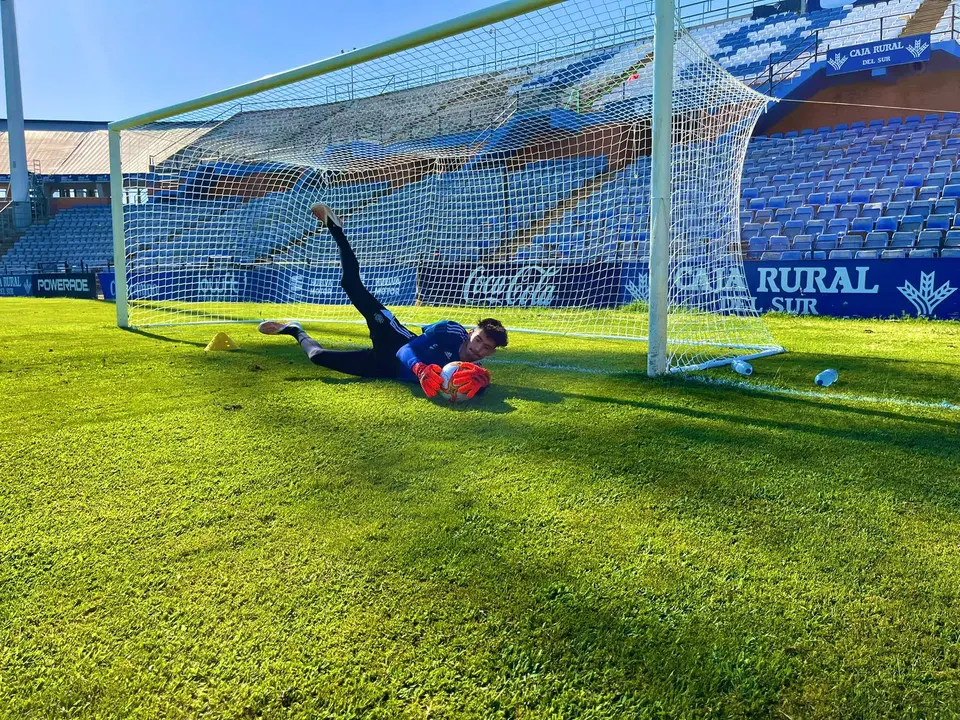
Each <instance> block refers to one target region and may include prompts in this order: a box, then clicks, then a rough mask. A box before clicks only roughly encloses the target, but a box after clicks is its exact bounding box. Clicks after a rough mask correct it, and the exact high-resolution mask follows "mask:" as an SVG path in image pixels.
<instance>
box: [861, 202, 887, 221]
mask: <svg viewBox="0 0 960 720" xmlns="http://www.w3.org/2000/svg"><path fill="white" fill-rule="evenodd" d="M882 215H883V204H882V203H867V204H866V205H864V206H863V207H862V208H860V217H864V218H870V219H871V220H874V221H876V220H877V219H879V218H880V217H881V216H882Z"/></svg>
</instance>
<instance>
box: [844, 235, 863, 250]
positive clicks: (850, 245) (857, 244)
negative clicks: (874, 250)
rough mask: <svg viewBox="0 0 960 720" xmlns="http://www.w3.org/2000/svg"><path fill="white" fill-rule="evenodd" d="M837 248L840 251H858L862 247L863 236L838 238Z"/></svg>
mask: <svg viewBox="0 0 960 720" xmlns="http://www.w3.org/2000/svg"><path fill="white" fill-rule="evenodd" d="M838 247H839V248H840V249H841V250H859V249H860V248H862V247H863V236H862V235H844V236H843V237H842V238H840V245H838Z"/></svg>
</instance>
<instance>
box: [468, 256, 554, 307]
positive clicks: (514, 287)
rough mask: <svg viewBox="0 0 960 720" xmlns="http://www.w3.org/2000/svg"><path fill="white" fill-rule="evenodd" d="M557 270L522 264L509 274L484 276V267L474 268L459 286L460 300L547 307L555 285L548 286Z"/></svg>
mask: <svg viewBox="0 0 960 720" xmlns="http://www.w3.org/2000/svg"><path fill="white" fill-rule="evenodd" d="M559 271H560V269H559V268H542V267H540V266H539V265H525V266H524V267H521V268H520V269H519V270H517V271H516V272H515V273H514V274H513V275H494V276H492V277H488V276H487V275H486V268H485V267H484V266H483V265H477V267H476V269H475V270H474V271H473V272H472V273H470V275H469V277H467V281H466V282H465V283H464V284H463V299H464V300H466V301H467V302H472V303H479V304H487V305H511V306H532V305H537V306H547V305H549V304H550V303H551V302H552V301H553V296H554V294H556V291H557V286H556V285H554V284H553V283H551V282H550V281H551V280H552V279H553V276H554V275H556V274H557V273H558V272H559Z"/></svg>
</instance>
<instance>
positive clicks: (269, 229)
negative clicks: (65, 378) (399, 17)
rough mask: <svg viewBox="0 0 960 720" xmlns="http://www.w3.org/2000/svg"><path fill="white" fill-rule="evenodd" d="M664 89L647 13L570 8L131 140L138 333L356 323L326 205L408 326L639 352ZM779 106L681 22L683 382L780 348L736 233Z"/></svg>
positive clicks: (676, 177)
mask: <svg viewBox="0 0 960 720" xmlns="http://www.w3.org/2000/svg"><path fill="white" fill-rule="evenodd" d="M653 73H654V57H653V11H652V6H651V5H650V4H648V3H633V4H627V3H622V2H616V1H615V0H614V1H610V0H596V1H593V2H585V1H580V0H568V1H567V2H563V3H561V4H558V5H555V6H552V7H549V8H546V9H543V10H539V11H536V12H532V13H528V14H526V15H522V16H519V17H517V18H514V19H511V20H506V21H503V22H499V23H496V24H495V25H490V26H487V27H484V28H481V29H477V30H473V31H470V32H467V33H462V34H460V35H456V36H453V37H450V38H447V39H444V40H440V41H436V42H432V43H429V44H426V45H421V46H418V47H415V48H413V49H410V50H406V51H403V52H399V53H395V54H393V55H389V56H387V57H383V58H380V59H378V60H374V61H369V62H365V63H362V64H358V65H354V66H352V67H349V68H345V69H342V70H337V71H335V72H332V73H328V74H325V75H321V76H318V77H313V78H310V79H307V80H301V81H299V82H295V83H292V84H289V85H284V86H282V87H279V88H275V89H271V90H268V91H264V92H260V93H258V94H256V95H252V96H248V97H244V98H242V99H240V100H234V101H230V102H225V103H221V104H218V105H212V106H209V107H204V108H202V109H199V110H195V111H191V112H188V113H184V114H182V115H179V116H176V117H170V118H166V119H164V120H162V121H158V122H154V123H149V124H146V125H142V126H140V127H134V128H131V129H129V130H124V131H123V132H122V133H121V160H122V169H123V173H124V188H125V192H124V198H125V204H124V206H123V229H124V247H125V253H124V256H125V257H124V260H125V265H126V268H125V272H126V277H127V285H128V308H129V322H130V324H131V325H133V326H141V327H142V326H148V325H169V324H182V323H194V322H224V321H250V320H258V319H265V318H271V319H298V320H324V321H350V322H356V321H362V320H361V319H360V317H359V315H358V314H357V313H356V311H355V310H354V309H353V308H352V307H350V305H349V303H348V300H347V298H346V296H345V294H344V293H343V292H342V290H341V289H340V287H339V279H340V267H339V258H338V255H337V249H336V245H335V243H334V242H333V241H332V239H331V238H330V236H329V234H328V233H327V231H326V230H325V229H323V228H321V227H320V225H319V223H318V222H317V219H316V218H315V217H314V216H313V214H311V212H310V207H311V205H312V204H314V203H316V202H323V203H326V204H328V205H330V206H331V207H332V208H334V209H335V210H336V211H337V213H338V214H339V216H340V217H341V218H342V220H343V225H344V231H345V233H346V235H347V237H348V239H349V240H350V242H351V244H352V246H353V248H354V250H355V252H356V254H357V256H358V258H359V261H360V264H361V267H362V277H363V279H364V282H365V284H366V285H367V287H368V288H369V289H370V290H371V292H373V293H374V294H375V295H376V296H377V297H378V298H379V299H380V300H381V302H383V303H384V304H385V305H386V306H388V307H390V308H391V309H392V310H393V311H394V313H395V314H396V315H397V316H398V317H399V318H400V319H401V320H402V321H404V322H405V323H407V324H417V323H427V322H432V321H434V320H436V319H439V318H441V317H444V318H449V319H453V320H458V321H461V322H464V323H465V324H467V323H471V322H474V321H476V318H477V317H478V314H480V311H481V309H482V314H484V315H494V316H496V317H498V318H499V319H500V320H502V321H503V322H504V324H505V325H506V326H507V327H508V328H510V329H511V330H529V331H534V332H554V333H563V334H571V335H583V336H594V337H604V338H624V339H637V340H643V339H644V338H645V336H646V332H647V287H648V277H649V268H648V262H649V240H650V236H649V232H650V228H649V225H650V167H651V160H650V146H651V110H652V97H653ZM766 100H767V99H766V98H765V97H763V96H761V95H759V94H757V93H756V92H754V91H752V90H750V89H749V88H747V87H746V86H744V85H743V84H742V83H740V82H738V81H737V80H735V79H734V78H733V77H731V76H730V75H729V74H727V73H726V72H725V71H724V70H723V69H722V68H721V67H720V66H719V65H717V64H716V63H715V62H713V61H712V60H711V59H710V57H709V56H707V55H706V54H705V53H704V52H703V51H702V50H701V49H700V48H699V47H698V46H697V45H696V43H695V42H694V41H693V40H692V39H691V38H690V36H689V34H688V32H687V31H686V30H685V29H684V28H683V27H682V25H681V24H680V23H679V21H678V23H677V32H676V43H675V60H674V92H673V128H672V135H673V138H672V139H673V143H672V158H671V161H672V189H671V192H672V212H671V227H670V233H671V240H670V243H671V246H670V281H669V288H670V299H669V316H668V352H669V365H670V367H671V368H673V369H677V368H687V367H695V366H699V365H702V364H704V363H710V362H716V361H722V360H724V359H729V358H732V357H735V356H737V355H744V354H751V353H756V352H762V351H765V350H769V349H771V348H775V344H774V343H773V341H772V339H771V337H770V335H769V333H768V332H767V330H766V329H765V327H764V325H763V324H762V322H761V320H760V318H759V316H758V314H757V313H756V311H755V310H754V307H753V301H752V299H751V297H750V293H749V290H748V288H747V285H746V282H745V281H744V275H743V264H742V257H741V253H740V245H739V241H740V237H739V222H738V210H739V204H738V200H739V194H740V174H741V170H742V164H743V159H744V154H745V152H746V147H747V141H748V139H749V136H750V134H751V132H752V130H753V126H754V124H755V122H756V120H757V118H758V116H759V114H760V112H762V110H763V108H764V105H765V102H766Z"/></svg>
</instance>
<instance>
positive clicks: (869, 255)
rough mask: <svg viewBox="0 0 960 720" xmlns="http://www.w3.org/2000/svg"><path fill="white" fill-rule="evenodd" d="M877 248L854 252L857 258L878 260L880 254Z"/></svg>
mask: <svg viewBox="0 0 960 720" xmlns="http://www.w3.org/2000/svg"><path fill="white" fill-rule="evenodd" d="M877 252H878V251H877V250H857V252H856V253H855V254H854V259H856V260H876V259H877V258H878V257H879V255H878V254H877Z"/></svg>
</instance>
